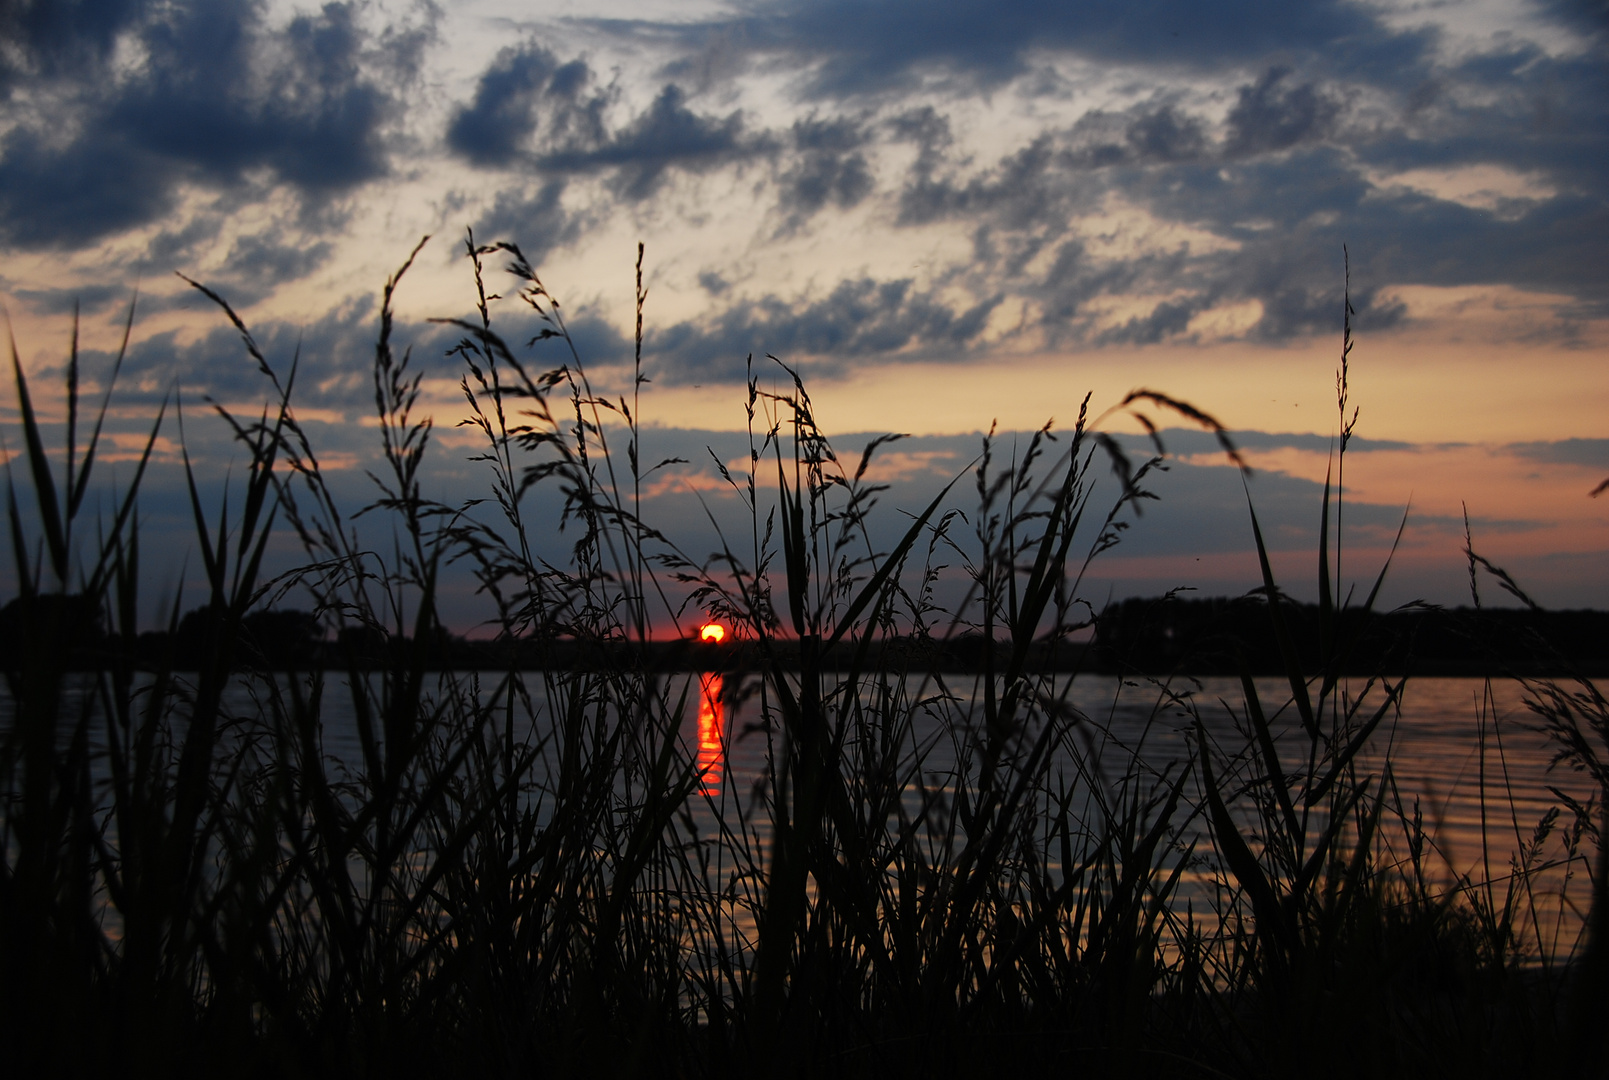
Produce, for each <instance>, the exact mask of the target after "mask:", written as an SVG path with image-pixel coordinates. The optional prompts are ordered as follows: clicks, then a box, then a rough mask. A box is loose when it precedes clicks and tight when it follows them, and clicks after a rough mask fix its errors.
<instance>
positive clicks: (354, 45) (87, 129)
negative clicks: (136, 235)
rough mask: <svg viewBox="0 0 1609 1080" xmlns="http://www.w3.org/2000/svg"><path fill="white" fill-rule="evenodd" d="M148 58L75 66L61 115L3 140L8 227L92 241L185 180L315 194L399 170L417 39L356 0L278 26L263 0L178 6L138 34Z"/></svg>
mask: <svg viewBox="0 0 1609 1080" xmlns="http://www.w3.org/2000/svg"><path fill="white" fill-rule="evenodd" d="M128 32H129V33H133V34H137V35H138V38H139V43H140V45H141V47H142V48H143V50H144V52H145V54H146V62H145V63H144V65H143V66H142V67H141V68H140V69H139V70H138V71H136V72H133V73H131V74H126V75H121V76H118V77H116V78H112V77H102V73H100V72H95V71H89V70H86V71H82V72H74V73H73V74H72V75H71V76H63V77H64V78H68V79H72V78H77V79H78V82H77V83H76V84H75V86H74V89H73V92H72V93H71V94H70V95H68V97H67V98H64V99H63V100H64V101H66V102H67V104H63V105H61V106H60V109H59V110H58V112H57V114H54V115H47V116H45V117H43V118H42V119H41V121H40V122H38V123H24V124H22V125H21V126H19V127H17V128H14V129H13V130H12V131H11V133H10V134H9V135H8V136H7V137H6V139H5V141H4V143H3V144H0V231H3V232H4V234H5V235H6V236H7V237H8V238H9V239H10V240H11V241H12V242H14V243H17V244H20V245H24V246H46V245H55V244H82V243H86V242H90V241H93V240H96V239H98V238H100V237H102V236H105V235H107V234H109V233H114V232H117V231H119V230H122V229H126V228H129V227H132V226H137V225H140V224H143V223H145V222H148V221H150V220H152V219H153V218H155V217H157V216H158V215H160V214H162V213H164V212H165V211H167V210H168V209H169V208H170V207H172V206H173V205H174V204H175V200H176V198H177V195H178V192H179V189H180V188H181V186H183V185H185V184H187V183H188V184H199V185H202V186H204V187H210V188H213V189H227V188H231V187H236V186H239V185H242V184H243V183H245V182H246V181H247V178H248V176H250V175H252V174H254V173H256V172H260V171H263V172H266V173H267V174H268V175H270V176H272V177H273V178H275V179H276V180H277V181H279V182H282V183H285V184H288V185H290V186H291V188H292V189H293V190H295V191H297V192H298V193H300V195H301V196H302V197H303V198H304V199H306V200H309V201H311V202H312V203H315V204H316V203H319V202H321V201H322V200H324V199H327V198H329V197H331V196H333V195H338V194H340V193H342V192H345V191H348V190H350V189H351V188H353V187H354V186H356V185H358V184H360V183H362V182H364V181H367V180H370V179H373V178H375V177H377V176H380V175H381V174H383V173H384V172H385V171H386V168H387V162H386V152H385V145H384V138H383V130H384V126H385V124H386V122H387V120H388V118H389V117H390V115H391V114H392V113H393V111H394V109H395V107H396V99H395V96H394V93H393V92H392V91H391V90H390V89H388V88H387V83H389V82H394V81H396V76H397V74H398V72H397V70H396V69H397V67H398V65H406V64H409V63H413V62H416V60H417V55H418V48H419V42H418V40H417V39H418V34H417V33H415V34H412V35H410V34H407V33H403V32H400V31H398V32H392V33H389V34H386V35H384V36H383V40H382V41H381V42H379V43H378V44H377V43H376V41H375V40H374V38H373V35H371V34H369V33H368V32H367V31H365V30H364V29H363V28H362V27H360V26H359V25H358V23H357V21H356V10H355V8H353V7H352V6H350V5H346V4H326V5H325V6H324V7H323V8H322V9H321V10H320V11H319V12H318V13H317V14H313V15H297V16H296V17H294V18H293V19H291V21H290V22H289V23H288V24H287V25H285V26H283V27H279V28H270V27H268V26H266V25H265V24H264V21H263V18H262V14H261V11H260V8H259V5H258V4H257V3H254V2H252V0H208V2H206V3H201V2H192V3H188V4H186V3H179V4H172V5H163V6H161V7H160V8H156V9H154V10H153V11H152V12H151V13H150V15H149V16H148V17H147V18H145V19H143V20H142V21H141V22H140V23H139V25H138V26H137V27H135V28H133V29H131V30H129V31H128Z"/></svg>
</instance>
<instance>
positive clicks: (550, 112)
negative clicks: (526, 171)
mask: <svg viewBox="0 0 1609 1080" xmlns="http://www.w3.org/2000/svg"><path fill="white" fill-rule="evenodd" d="M613 97H614V95H613V94H612V93H611V92H608V91H599V90H595V89H594V78H593V74H592V70H591V69H590V68H589V67H588V66H587V63H586V61H585V60H581V59H575V60H570V61H568V62H564V63H561V62H560V61H559V60H558V58H556V57H555V56H554V55H553V54H552V53H551V52H549V51H548V50H547V49H544V48H541V47H540V46H537V45H534V44H527V45H524V46H520V47H515V48H507V49H504V50H503V51H502V52H500V53H498V54H497V58H496V59H495V60H493V61H492V64H491V66H490V67H488V68H487V69H486V71H485V73H484V74H482V75H481V77H480V81H479V82H478V83H477V85H476V87H475V97H474V100H473V101H472V102H471V103H470V104H468V105H466V106H463V107H462V108H460V109H458V110H457V112H456V113H455V114H454V116H453V119H452V122H451V123H450V124H449V125H448V128H447V145H448V147H449V148H451V149H452V150H453V151H454V152H456V153H458V154H459V155H461V156H463V157H464V158H466V159H467V160H468V161H470V162H471V163H473V164H476V165H482V166H506V165H511V164H513V163H515V162H516V161H519V160H521V159H523V158H527V157H528V156H529V155H531V154H532V153H533V152H535V150H536V148H537V147H541V148H543V150H544V151H545V152H547V153H553V152H557V151H560V150H563V149H569V150H571V151H582V152H584V151H586V150H589V149H595V148H597V147H599V146H601V145H603V144H604V143H605V142H606V141H607V139H608V135H607V132H606V130H605V124H604V113H605V110H607V109H608V107H609V106H610V104H611V103H612V101H613Z"/></svg>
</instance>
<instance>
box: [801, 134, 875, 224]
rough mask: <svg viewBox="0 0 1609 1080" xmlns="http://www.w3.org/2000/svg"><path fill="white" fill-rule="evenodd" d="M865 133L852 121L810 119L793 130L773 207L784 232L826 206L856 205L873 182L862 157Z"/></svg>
mask: <svg viewBox="0 0 1609 1080" xmlns="http://www.w3.org/2000/svg"><path fill="white" fill-rule="evenodd" d="M869 141H870V138H869V135H868V133H867V132H866V130H865V129H864V128H863V127H862V126H861V125H860V124H858V123H856V122H855V121H853V120H849V119H845V118H840V119H836V120H818V119H816V118H815V117H811V118H810V119H808V120H800V121H799V122H798V123H796V124H794V125H793V132H792V139H791V144H792V145H791V147H790V149H791V150H792V151H793V153H792V154H791V156H790V161H789V164H788V166H787V167H786V168H785V169H784V170H783V171H782V173H781V175H780V176H779V178H778V186H779V187H780V188H781V192H780V194H779V196H778V202H779V204H780V206H781V209H782V211H783V213H784V214H785V215H786V217H787V221H788V225H789V227H797V226H798V225H800V224H801V223H803V222H804V221H805V220H807V219H809V218H810V217H812V216H813V215H815V214H816V213H818V212H819V211H821V210H822V209H824V208H826V207H827V206H829V205H832V206H836V207H837V208H838V209H840V210H848V209H851V208H853V207H855V206H858V205H859V204H860V203H861V202H862V201H863V200H864V199H865V198H866V196H868V195H870V194H871V192H872V189H873V187H875V186H876V182H875V181H874V180H873V178H872V173H871V168H870V166H869V165H868V163H867V160H866V155H865V154H864V153H862V152H861V148H862V147H864V146H865V145H866V144H867V143H868V142H869Z"/></svg>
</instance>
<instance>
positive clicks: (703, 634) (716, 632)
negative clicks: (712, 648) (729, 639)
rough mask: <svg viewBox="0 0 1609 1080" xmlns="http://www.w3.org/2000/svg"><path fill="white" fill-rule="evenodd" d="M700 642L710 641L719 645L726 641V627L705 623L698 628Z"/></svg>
mask: <svg viewBox="0 0 1609 1080" xmlns="http://www.w3.org/2000/svg"><path fill="white" fill-rule="evenodd" d="M698 640H700V641H709V642H713V643H714V644H716V645H719V644H720V643H721V642H723V641H725V640H726V627H724V626H722V625H721V624H720V623H714V622H712V623H705V624H704V625H703V626H701V627H699V628H698Z"/></svg>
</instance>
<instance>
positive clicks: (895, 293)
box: [651, 278, 1001, 382]
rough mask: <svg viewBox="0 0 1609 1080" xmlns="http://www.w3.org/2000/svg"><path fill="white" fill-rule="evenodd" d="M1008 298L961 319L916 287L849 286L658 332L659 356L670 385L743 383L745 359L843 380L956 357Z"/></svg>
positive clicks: (768, 301)
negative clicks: (860, 369) (910, 354)
mask: <svg viewBox="0 0 1609 1080" xmlns="http://www.w3.org/2000/svg"><path fill="white" fill-rule="evenodd" d="M1000 300H1001V297H999V296H992V297H988V298H985V299H982V300H979V301H978V302H977V303H975V304H973V305H972V306H971V307H968V308H967V309H965V310H963V311H956V310H955V309H954V308H952V307H951V306H949V305H948V304H947V303H945V302H944V301H943V300H942V299H941V298H939V297H938V296H936V295H934V294H932V293H928V292H922V291H920V290H918V289H916V288H915V287H914V285H913V283H912V282H910V281H908V280H898V281H881V282H880V281H874V280H872V279H870V278H859V279H855V280H848V281H843V282H840V283H839V284H838V286H837V287H836V288H835V289H834V290H833V291H832V293H831V294H829V295H828V296H826V297H823V298H822V299H820V300H815V301H791V302H790V301H788V300H785V299H783V298H781V297H777V296H767V297H764V298H762V299H759V300H754V301H748V302H744V303H741V304H737V305H734V306H732V307H730V308H728V309H727V310H726V311H724V312H722V313H721V314H719V315H717V316H715V317H714V318H712V319H709V320H700V321H690V322H683V323H678V324H677V325H675V326H672V327H669V328H668V329H665V330H661V331H658V332H655V333H654V334H653V335H652V338H651V344H652V352H653V355H654V357H655V358H656V360H655V362H656V366H657V367H658V370H659V375H658V376H657V377H658V378H659V379H660V380H661V381H664V382H695V381H696V382H705V381H740V380H741V379H742V378H743V370H744V368H743V364H744V358H745V357H747V356H748V355H750V354H751V353H752V354H753V355H755V356H760V355H763V354H765V353H771V354H773V355H776V356H779V357H781V358H782V359H784V360H786V361H788V362H789V363H794V362H795V361H799V362H803V361H804V360H805V359H806V358H808V359H810V361H811V364H810V367H811V370H813V371H818V372H828V373H832V372H836V371H840V370H842V367H843V366H844V365H846V364H848V363H850V362H852V361H854V360H857V359H859V358H861V357H865V356H876V355H882V356H887V355H890V354H894V353H898V352H900V351H902V350H906V349H917V350H919V351H920V352H921V353H922V355H923V358H929V357H931V356H933V355H944V354H946V353H949V354H954V353H956V352H958V351H960V350H962V349H964V348H965V347H966V346H968V345H970V344H972V343H973V342H974V341H975V340H976V339H977V337H978V335H979V334H980V333H982V331H983V329H984V326H985V324H986V323H987V321H988V318H989V313H990V312H991V311H993V310H994V308H995V307H996V306H998V305H999V303H1000Z"/></svg>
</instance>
